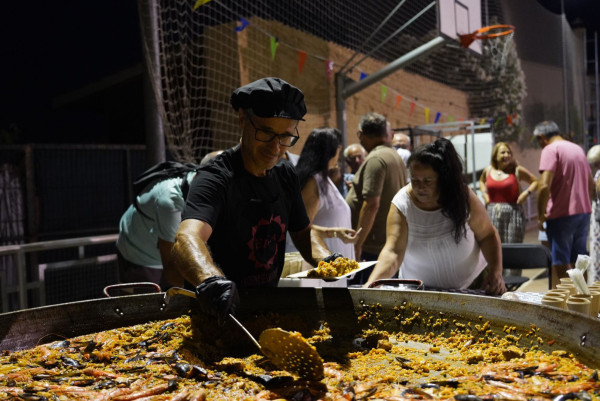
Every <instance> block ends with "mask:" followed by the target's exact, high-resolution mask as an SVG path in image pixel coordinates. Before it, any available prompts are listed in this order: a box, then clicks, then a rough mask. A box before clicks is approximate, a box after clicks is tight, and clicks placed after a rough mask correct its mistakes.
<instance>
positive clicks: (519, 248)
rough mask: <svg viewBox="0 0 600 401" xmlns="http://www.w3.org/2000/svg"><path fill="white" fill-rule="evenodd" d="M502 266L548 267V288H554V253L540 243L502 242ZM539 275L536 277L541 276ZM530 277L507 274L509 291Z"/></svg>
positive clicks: (514, 267) (505, 279) (510, 267)
mask: <svg viewBox="0 0 600 401" xmlns="http://www.w3.org/2000/svg"><path fill="white" fill-rule="evenodd" d="M502 267H503V268H504V269H523V270H524V269H540V268H546V272H547V274H548V289H550V288H552V282H551V280H552V254H551V253H550V250H549V249H548V248H547V247H545V246H544V245H540V244H502ZM539 276H540V275H537V276H536V277H534V278H537V277H539ZM528 280H529V278H527V277H522V276H512V275H511V276H505V277H504V283H505V284H506V289H507V290H508V291H515V290H516V289H517V288H519V287H520V286H521V285H522V284H523V283H525V282H526V281H528Z"/></svg>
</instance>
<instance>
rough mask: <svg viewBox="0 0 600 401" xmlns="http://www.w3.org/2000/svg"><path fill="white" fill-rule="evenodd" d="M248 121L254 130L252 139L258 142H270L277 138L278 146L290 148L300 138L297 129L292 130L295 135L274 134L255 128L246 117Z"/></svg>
mask: <svg viewBox="0 0 600 401" xmlns="http://www.w3.org/2000/svg"><path fill="white" fill-rule="evenodd" d="M248 121H250V124H252V127H253V128H254V138H255V139H256V140H257V141H260V142H271V141H272V140H273V139H274V138H275V137H277V140H278V141H279V145H280V146H285V147H291V146H294V145H295V144H296V142H298V139H299V138H300V134H298V127H296V128H294V130H295V131H296V135H292V134H289V133H285V134H276V133H274V132H269V131H264V130H263V129H258V128H256V125H254V122H253V121H252V119H251V118H250V117H248Z"/></svg>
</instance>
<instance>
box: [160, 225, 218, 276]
mask: <svg viewBox="0 0 600 401" xmlns="http://www.w3.org/2000/svg"><path fill="white" fill-rule="evenodd" d="M171 262H172V263H173V264H174V265H175V266H177V269H178V270H179V272H180V273H181V275H182V276H183V278H184V279H185V280H187V281H188V282H190V283H191V284H192V285H193V286H197V285H199V284H200V283H202V282H203V281H204V280H206V279H207V278H208V277H211V276H224V274H223V272H222V271H221V270H220V269H219V268H218V267H217V266H216V265H215V263H214V261H213V259H212V256H211V255H210V251H209V250H208V247H207V246H206V244H205V243H204V241H202V240H200V239H196V238H191V237H190V235H189V234H186V233H177V235H176V237H175V243H174V244H173V251H172V253H171Z"/></svg>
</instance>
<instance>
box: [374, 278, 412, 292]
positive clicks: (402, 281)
mask: <svg viewBox="0 0 600 401" xmlns="http://www.w3.org/2000/svg"><path fill="white" fill-rule="evenodd" d="M382 285H390V286H395V287H397V286H399V285H406V286H411V287H413V288H414V289H415V290H422V289H423V288H424V286H423V282H422V281H421V280H408V279H400V278H385V279H381V280H375V281H373V282H372V283H371V284H369V288H377V287H379V286H382Z"/></svg>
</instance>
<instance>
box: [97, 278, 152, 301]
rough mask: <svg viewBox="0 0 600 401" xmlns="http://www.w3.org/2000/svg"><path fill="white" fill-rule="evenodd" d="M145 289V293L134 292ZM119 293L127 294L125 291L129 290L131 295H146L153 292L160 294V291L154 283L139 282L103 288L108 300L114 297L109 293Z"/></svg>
mask: <svg viewBox="0 0 600 401" xmlns="http://www.w3.org/2000/svg"><path fill="white" fill-rule="evenodd" d="M140 288H142V289H147V290H146V291H141V292H138V291H136V290H137V289H140ZM116 290H118V291H120V292H121V293H125V292H127V290H130V293H131V294H148V293H153V292H156V293H158V292H162V290H161V289H160V286H159V285H158V284H156V283H152V282H146V281H144V282H140V283H121V284H112V285H107V286H106V287H104V295H105V296H106V297H108V298H111V297H113V296H116V295H111V291H116Z"/></svg>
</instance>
